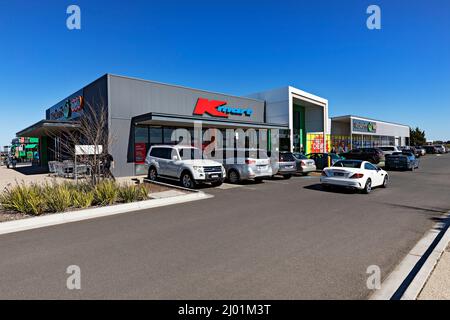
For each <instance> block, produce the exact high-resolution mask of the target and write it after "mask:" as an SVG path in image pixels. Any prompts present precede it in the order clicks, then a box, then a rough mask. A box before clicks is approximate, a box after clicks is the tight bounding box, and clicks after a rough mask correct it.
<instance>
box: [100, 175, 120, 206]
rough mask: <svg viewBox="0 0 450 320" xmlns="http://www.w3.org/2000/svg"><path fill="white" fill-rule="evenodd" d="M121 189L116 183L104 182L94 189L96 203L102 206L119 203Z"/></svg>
mask: <svg viewBox="0 0 450 320" xmlns="http://www.w3.org/2000/svg"><path fill="white" fill-rule="evenodd" d="M118 195H119V187H118V185H117V184H116V183H115V182H114V181H110V180H104V181H102V182H100V183H99V184H97V185H96V186H95V189H94V203H95V204H97V205H101V206H106V205H112V204H114V203H115V202H116V201H117V198H118Z"/></svg>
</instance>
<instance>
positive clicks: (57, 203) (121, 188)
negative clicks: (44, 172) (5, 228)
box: [0, 180, 170, 222]
mask: <svg viewBox="0 0 450 320" xmlns="http://www.w3.org/2000/svg"><path fill="white" fill-rule="evenodd" d="M167 190H170V188H168V187H165V186H160V185H153V184H146V183H145V184H138V185H135V184H119V183H116V182H114V181H112V180H104V181H101V182H100V183H98V184H97V185H92V184H90V183H88V182H80V183H73V182H63V183H57V182H53V183H45V184H25V183H23V182H22V183H16V184H15V185H12V186H8V187H7V188H5V189H4V190H3V191H2V192H0V222H4V221H11V220H17V219H23V218H27V217H32V216H41V215H47V214H54V213H60V212H66V211H74V210H81V209H87V208H92V207H102V206H110V205H115V204H123V203H131V202H137V201H144V200H149V199H151V197H150V195H151V194H152V193H157V192H162V191H167Z"/></svg>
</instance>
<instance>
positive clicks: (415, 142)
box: [409, 127, 427, 146]
mask: <svg viewBox="0 0 450 320" xmlns="http://www.w3.org/2000/svg"><path fill="white" fill-rule="evenodd" d="M409 139H410V144H411V145H412V146H421V145H424V144H426V143H427V139H426V138H425V131H423V130H420V128H419V127H416V128H415V129H411V128H410V129H409Z"/></svg>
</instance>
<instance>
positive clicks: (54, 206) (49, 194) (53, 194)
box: [43, 183, 72, 212]
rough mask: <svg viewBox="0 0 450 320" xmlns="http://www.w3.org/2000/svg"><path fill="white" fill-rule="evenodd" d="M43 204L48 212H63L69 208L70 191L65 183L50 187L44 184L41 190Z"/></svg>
mask: <svg viewBox="0 0 450 320" xmlns="http://www.w3.org/2000/svg"><path fill="white" fill-rule="evenodd" d="M43 190H44V197H45V204H46V206H47V208H46V211H48V212H64V211H66V210H67V209H69V208H70V206H71V204H72V201H71V189H70V187H69V186H68V184H67V183H63V184H57V183H54V184H52V185H48V184H46V185H45V186H44V188H43Z"/></svg>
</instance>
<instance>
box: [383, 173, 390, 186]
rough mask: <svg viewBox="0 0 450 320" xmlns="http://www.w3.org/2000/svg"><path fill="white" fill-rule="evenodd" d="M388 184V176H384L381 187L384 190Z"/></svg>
mask: <svg viewBox="0 0 450 320" xmlns="http://www.w3.org/2000/svg"><path fill="white" fill-rule="evenodd" d="M388 182H389V178H388V176H384V179H383V184H382V187H383V188H386V187H387V185H388Z"/></svg>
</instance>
